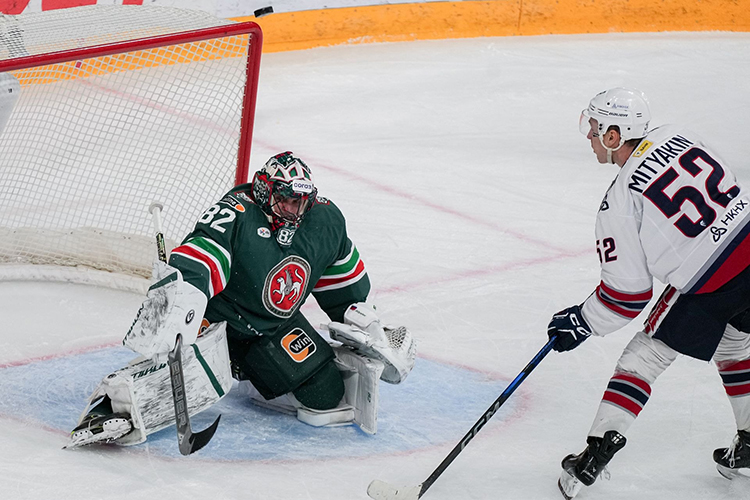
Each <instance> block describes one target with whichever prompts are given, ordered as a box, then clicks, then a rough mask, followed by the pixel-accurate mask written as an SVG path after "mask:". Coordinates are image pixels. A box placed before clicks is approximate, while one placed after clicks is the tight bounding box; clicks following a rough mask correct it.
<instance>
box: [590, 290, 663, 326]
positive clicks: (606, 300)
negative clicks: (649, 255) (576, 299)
mask: <svg viewBox="0 0 750 500" xmlns="http://www.w3.org/2000/svg"><path fill="white" fill-rule="evenodd" d="M652 294H653V291H652V289H651V288H649V289H648V290H644V291H642V292H635V293H632V292H621V291H619V290H615V289H614V288H612V287H611V286H608V285H607V284H606V283H604V281H602V282H600V283H599V286H598V287H596V298H597V299H599V301H600V302H601V303H602V304H604V306H605V307H606V308H607V309H609V310H610V311H613V312H615V313H617V314H619V315H620V316H624V317H626V318H629V319H633V318H635V317H636V316H638V314H640V312H641V311H642V310H643V308H645V307H646V306H647V305H648V301H649V300H651V296H652Z"/></svg>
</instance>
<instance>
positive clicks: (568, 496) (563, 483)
mask: <svg viewBox="0 0 750 500" xmlns="http://www.w3.org/2000/svg"><path fill="white" fill-rule="evenodd" d="M583 486H584V485H583V483H582V482H581V481H579V480H578V479H577V478H576V477H575V476H572V475H571V474H570V473H569V472H568V471H566V470H565V469H563V471H562V473H560V479H558V480H557V487H558V488H560V493H562V496H563V497H565V500H572V499H573V498H574V497H575V496H576V495H578V493H580V492H581V490H582V489H583Z"/></svg>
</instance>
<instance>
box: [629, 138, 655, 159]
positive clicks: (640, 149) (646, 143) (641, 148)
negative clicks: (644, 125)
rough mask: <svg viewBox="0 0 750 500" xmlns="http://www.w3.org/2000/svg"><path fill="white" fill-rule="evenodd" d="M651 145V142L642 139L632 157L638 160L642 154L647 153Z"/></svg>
mask: <svg viewBox="0 0 750 500" xmlns="http://www.w3.org/2000/svg"><path fill="white" fill-rule="evenodd" d="M653 145H654V143H653V142H651V141H647V140H645V139H644V140H643V141H641V145H640V146H638V149H636V150H635V153H633V156H635V157H636V158H640V157H641V156H643V153H645V152H646V151H648V148H650V147H651V146H653Z"/></svg>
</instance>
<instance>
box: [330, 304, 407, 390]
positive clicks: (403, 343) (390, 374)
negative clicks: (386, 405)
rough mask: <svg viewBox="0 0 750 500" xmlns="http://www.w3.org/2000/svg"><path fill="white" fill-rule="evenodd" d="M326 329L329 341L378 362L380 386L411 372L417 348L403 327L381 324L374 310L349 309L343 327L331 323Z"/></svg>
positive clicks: (354, 307) (397, 380)
mask: <svg viewBox="0 0 750 500" xmlns="http://www.w3.org/2000/svg"><path fill="white" fill-rule="evenodd" d="M327 328H328V331H329V333H330V335H331V338H332V339H333V340H336V341H338V342H341V343H342V344H344V345H347V346H349V347H352V348H354V349H355V350H356V351H359V352H361V353H362V354H364V355H365V356H368V357H370V358H373V359H378V360H380V361H382V362H383V363H384V364H385V369H384V370H383V373H382V375H381V376H380V379H381V380H382V381H384V382H388V383H389V384H398V383H400V382H402V381H403V380H404V379H405V378H406V376H407V375H409V372H411V370H412V368H414V360H415V358H416V355H417V345H416V341H415V340H414V337H412V335H411V332H410V331H409V330H407V329H406V327H404V326H399V327H397V328H393V327H390V326H386V325H383V324H381V322H380V319H379V318H378V315H377V314H376V313H375V309H373V308H372V307H371V306H368V305H367V304H365V303H363V302H358V303H356V304H352V305H351V306H349V308H348V309H347V310H346V313H344V322H343V323H339V322H336V321H333V322H331V323H329V324H328V325H327Z"/></svg>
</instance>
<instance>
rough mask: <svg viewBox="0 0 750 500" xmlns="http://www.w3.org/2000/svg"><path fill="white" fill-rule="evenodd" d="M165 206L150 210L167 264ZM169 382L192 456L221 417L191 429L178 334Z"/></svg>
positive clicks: (180, 435)
mask: <svg viewBox="0 0 750 500" xmlns="http://www.w3.org/2000/svg"><path fill="white" fill-rule="evenodd" d="M163 208H164V206H163V205H162V204H161V203H152V204H151V206H150V207H149V208H148V211H149V212H150V213H151V215H152V217H153V221H154V229H156V249H157V252H158V254H159V260H160V261H162V262H164V263H166V262H167V250H166V246H165V244H164V234H163V233H162V230H161V211H162V209H163ZM169 375H170V376H169V380H170V381H171V382H172V400H173V401H174V416H175V423H176V425H177V443H178V444H179V447H180V453H182V454H183V455H190V454H191V453H194V452H196V451H198V450H200V449H201V448H203V447H204V446H206V445H207V444H208V442H209V441H211V438H212V437H214V433H215V432H216V429H217V428H218V427H219V419H221V415H219V416H218V417H216V420H215V421H214V423H213V424H211V426H210V427H208V428H207V429H205V430H202V431H200V432H196V433H193V430H192V429H191V428H190V416H189V415H188V405H187V398H186V396H185V379H184V377H183V370H182V335H180V334H179V333H178V334H177V338H176V339H175V344H174V349H172V350H171V351H169Z"/></svg>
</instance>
